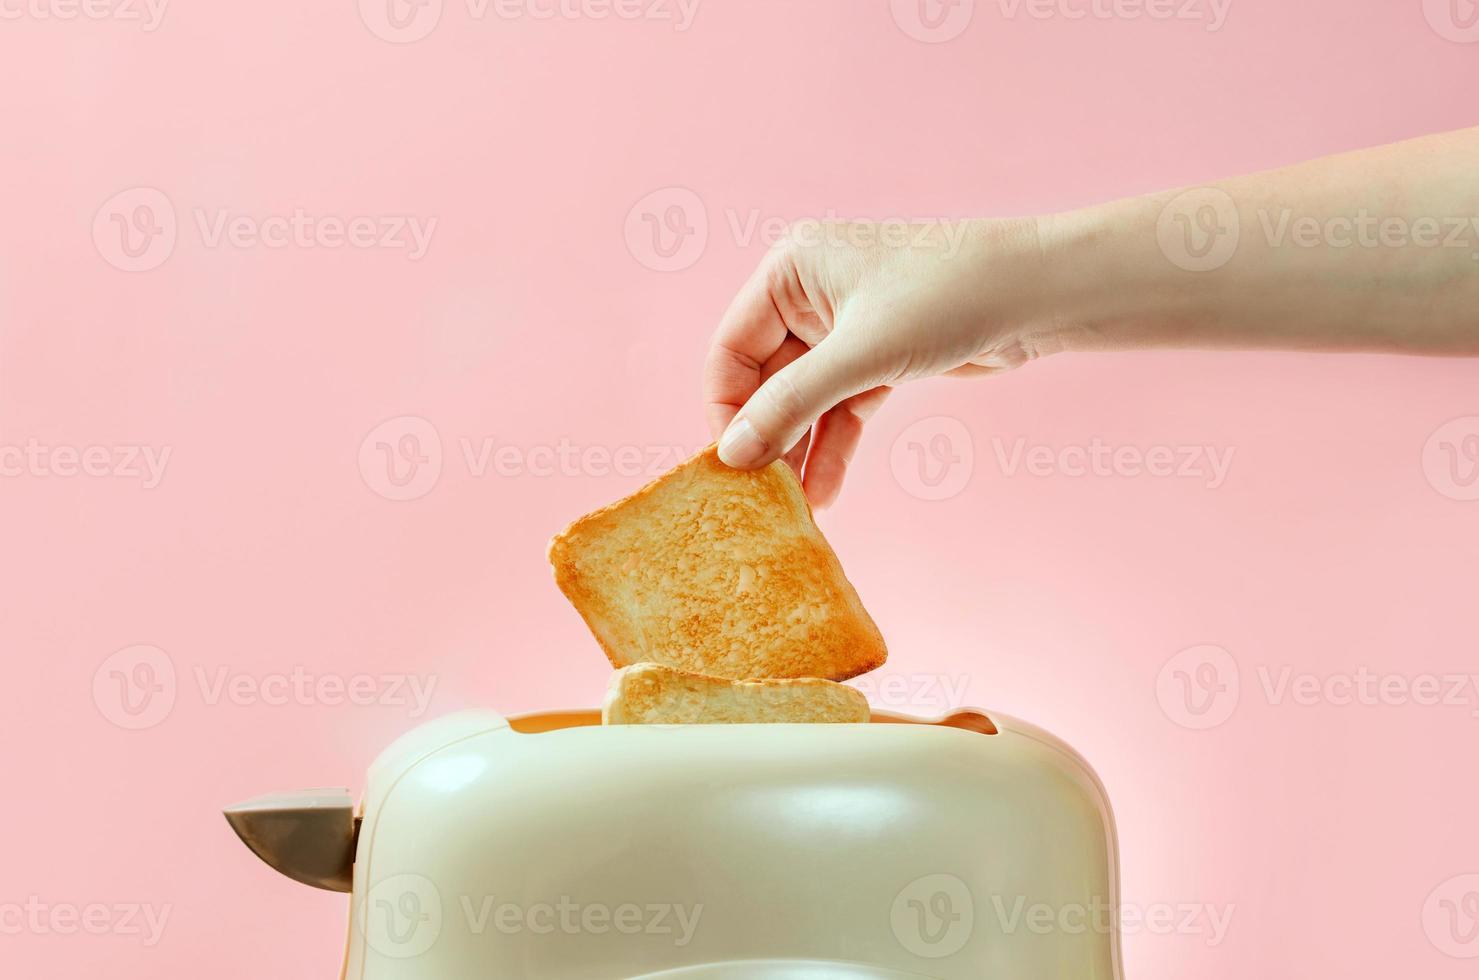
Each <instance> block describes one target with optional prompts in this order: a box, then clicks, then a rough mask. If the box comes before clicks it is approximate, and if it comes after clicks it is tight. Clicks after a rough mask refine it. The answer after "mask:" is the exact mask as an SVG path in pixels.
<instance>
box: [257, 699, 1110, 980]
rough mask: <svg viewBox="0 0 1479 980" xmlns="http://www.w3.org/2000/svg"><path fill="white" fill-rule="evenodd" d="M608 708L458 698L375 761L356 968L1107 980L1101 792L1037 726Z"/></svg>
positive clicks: (381, 977) (527, 974)
mask: <svg viewBox="0 0 1479 980" xmlns="http://www.w3.org/2000/svg"><path fill="white" fill-rule="evenodd" d="M598 722H599V715H598V714H597V713H595V712H564V713H553V714H541V715H529V716H523V717H516V718H512V719H505V718H503V717H501V716H499V715H497V714H494V713H491V712H482V711H474V712H463V713H460V714H455V715H451V716H448V717H445V718H442V719H439V720H437V721H433V722H431V723H429V724H426V725H423V726H422V727H420V728H417V729H415V730H413V731H412V732H410V733H409V734H407V735H405V736H403V737H402V738H401V739H399V740H398V741H396V742H395V743H394V744H393V745H391V746H390V748H388V749H387V750H386V751H385V752H384V753H383V754H382V755H381V756H380V757H379V759H377V760H376V762H375V763H374V765H373V766H372V767H371V770H370V773H369V778H368V783H367V786H366V791H365V795H364V797H363V800H362V803H361V809H360V813H359V816H358V820H357V836H356V838H355V839H354V841H353V844H352V850H353V865H352V872H351V871H350V869H348V868H346V869H344V877H345V881H346V882H347V881H349V880H351V879H352V892H351V896H350V898H351V912H350V919H351V924H350V932H349V948H348V954H347V957H346V963H345V967H344V977H345V978H346V980H426V978H429V977H435V978H438V980H501V978H531V980H614V978H644V980H823V978H856V980H867V978H892V980H907V978H916V980H918V978H923V980H983V978H984V980H991V978H1001V980H1058V978H1062V980H1119V978H1120V976H1121V972H1120V951H1119V931H1118V922H1117V909H1118V881H1117V856H1116V845H1115V833H1114V824H1113V818H1112V815H1111V812H1110V808H1109V804H1108V801H1107V798H1106V796H1105V794H1104V792H1103V789H1102V787H1101V785H1100V783H1099V781H1098V779H1097V778H1096V777H1095V776H1094V774H1093V772H1092V770H1090V769H1089V767H1088V766H1087V764H1086V763H1085V762H1084V761H1083V760H1082V759H1081V758H1080V757H1079V756H1078V755H1077V754H1076V753H1074V752H1073V751H1072V750H1071V749H1069V748H1068V747H1067V746H1066V745H1064V744H1063V743H1062V742H1060V741H1059V740H1057V739H1055V738H1053V737H1052V736H1050V735H1048V734H1046V733H1044V732H1042V731H1040V730H1038V729H1035V728H1033V727H1032V726H1029V725H1025V724H1022V723H1020V722H1017V721H1014V720H1012V719H1009V718H1006V717H1004V716H1000V715H994V714H993V715H991V716H989V718H988V716H986V715H984V714H981V713H978V712H964V713H960V714H958V715H956V716H953V718H952V719H950V720H948V721H946V722H945V723H930V722H925V721H923V720H921V719H907V718H902V717H899V716H888V715H879V716H876V718H875V723H874V724H869V725H785V724H782V725H682V726H646V725H630V726H600V725H599V724H598ZM300 816H301V814H300ZM243 836H246V835H245V834H244V835H243ZM298 838H299V844H298V850H299V851H302V850H303V842H304V841H305V840H307V839H308V838H306V837H305V835H304V834H302V833H299V834H298ZM254 846H255V845H254ZM258 850H259V853H262V852H263V849H262V848H260V847H259V848H258ZM264 857H269V856H268V855H267V854H265V853H264ZM269 860H272V858H271V857H269ZM284 870H287V869H284ZM289 873H292V872H291V871H290V872H289ZM295 876H297V875H295ZM302 880H309V879H308V878H306V877H305V878H303V879H302ZM313 883H316V884H321V882H318V881H315V882H313ZM325 887H333V886H332V885H326V886H325Z"/></svg>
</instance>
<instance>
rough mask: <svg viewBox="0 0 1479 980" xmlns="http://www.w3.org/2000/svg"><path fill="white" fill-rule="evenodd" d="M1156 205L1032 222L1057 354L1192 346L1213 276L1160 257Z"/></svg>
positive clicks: (1130, 204) (1105, 208) (1108, 207)
mask: <svg viewBox="0 0 1479 980" xmlns="http://www.w3.org/2000/svg"><path fill="white" fill-rule="evenodd" d="M1162 203H1163V202H1160V201H1158V200H1156V199H1155V198H1132V199H1129V200H1124V201H1115V202H1112V203H1109V204H1102V205H1095V206H1093V207H1088V208H1083V209H1080V210H1076V211H1069V212H1063V213H1058V214H1050V215H1044V216H1042V217H1039V218H1038V219H1037V235H1038V240H1039V243H1040V248H1041V251H1042V268H1043V279H1044V282H1045V284H1046V285H1047V291H1046V292H1047V296H1048V297H1049V299H1048V301H1049V303H1050V304H1051V305H1052V308H1053V312H1054V316H1055V319H1056V328H1055V335H1056V338H1057V342H1058V344H1059V345H1060V349H1062V350H1069V351H1115V350H1133V349H1137V348H1144V347H1158V346H1169V345H1175V346H1195V343H1194V342H1193V340H1192V338H1193V336H1194V335H1196V334H1197V333H1198V332H1199V330H1200V327H1201V326H1202V321H1203V319H1204V318H1203V316H1202V315H1201V314H1200V313H1199V312H1198V310H1199V309H1201V308H1202V307H1203V306H1204V305H1205V297H1206V296H1207V293H1208V289H1209V287H1211V286H1212V281H1211V280H1210V279H1209V278H1208V276H1214V277H1215V276H1216V273H1215V272H1213V273H1204V272H1193V271H1187V270H1186V269H1184V268H1179V267H1178V266H1177V265H1176V264H1175V263H1174V261H1173V260H1172V258H1171V257H1168V255H1167V254H1166V253H1165V251H1164V250H1163V248H1162V245H1161V242H1160V240H1159V238H1158V227H1157V225H1158V220H1159V215H1160V211H1161V205H1162Z"/></svg>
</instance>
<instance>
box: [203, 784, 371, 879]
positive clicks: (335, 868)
mask: <svg viewBox="0 0 1479 980" xmlns="http://www.w3.org/2000/svg"><path fill="white" fill-rule="evenodd" d="M225 814H226V822H227V823H229V824H231V829H232V830H234V831H236V835H237V836H238V837H240V838H241V839H242V842H243V843H244V844H246V846H247V847H250V848H251V849H252V852H253V853H254V854H256V855H257V857H259V858H261V859H262V860H263V861H266V862H267V863H268V864H270V865H271V866H272V867H274V868H276V869H277V870H278V871H281V872H282V873H283V874H285V875H287V876H288V877H289V878H292V879H293V880H294V881H301V882H302V883H303V884H305V885H312V886H313V887H315V888H325V889H328V890H329V891H334V892H347V891H350V890H351V888H352V885H353V882H354V846H355V838H356V836H357V835H358V832H359V821H358V820H357V819H356V818H355V815H354V802H353V800H351V799H350V796H349V790H347V789H307V790H301V791H299V792H296V793H268V794H266V795H264V796H255V797H253V798H252V799H250V800H245V801H243V802H241V803H237V804H235V805H234V806H228V807H227V808H226V810H225Z"/></svg>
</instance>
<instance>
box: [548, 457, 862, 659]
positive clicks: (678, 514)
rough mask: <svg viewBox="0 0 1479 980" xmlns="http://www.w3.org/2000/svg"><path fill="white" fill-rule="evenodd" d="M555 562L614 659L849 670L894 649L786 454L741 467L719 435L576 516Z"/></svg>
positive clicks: (560, 538) (557, 545)
mask: <svg viewBox="0 0 1479 980" xmlns="http://www.w3.org/2000/svg"><path fill="white" fill-rule="evenodd" d="M549 560H550V564H551V565H553V566H554V570H555V582H556V583H557V584H558V585H559V587H560V590H561V591H562V592H564V593H565V595H566V597H567V598H568V599H569V600H570V602H571V603H572V604H573V605H574V606H575V608H576V610H578V611H579V612H580V615H581V616H582V617H584V618H585V621H586V624H587V625H588V626H590V628H591V632H592V633H594V634H595V635H596V639H597V641H599V642H600V644H601V646H602V648H603V649H604V650H605V651H606V656H607V657H608V658H610V660H611V663H612V665H613V666H616V667H624V666H626V665H627V664H632V663H639V662H643V661H648V662H654V663H661V664H667V665H668V666H670V667H677V668H679V669H681V670H688V671H692V672H694V673H699V674H712V675H714V676H717V677H728V678H734V679H744V678H748V677H822V678H828V679H831V680H844V679H846V678H848V677H853V676H855V675H857V674H861V673H863V672H864V671H868V670H872V669H873V668H874V667H877V666H878V665H879V664H881V663H883V661H884V658H885V657H886V656H887V651H886V650H885V649H884V646H883V637H882V636H881V635H879V632H878V627H876V626H874V625H873V620H872V619H871V618H869V616H868V613H867V611H866V610H865V609H863V604H862V602H861V601H860V600H859V599H858V594H857V592H855V591H854V590H853V587H852V585H851V583H849V582H848V580H847V579H846V577H844V576H843V574H842V566H841V565H839V564H838V562H837V556H836V555H835V554H833V552H832V549H831V547H830V546H828V544H827V541H826V539H825V538H823V537H822V532H821V531H819V530H818V529H817V526H816V523H815V522H814V521H813V520H812V516H811V508H810V507H809V506H807V503H806V497H805V495H804V494H803V493H802V491H801V484H800V482H799V481H798V480H797V479H796V475H795V474H794V473H793V472H792V471H791V469H790V467H788V466H786V464H784V463H782V462H779V461H777V462H774V463H771V464H770V465H769V466H766V467H764V468H762V469H759V470H754V471H741V470H735V469H731V468H730V467H728V466H725V465H724V464H723V463H721V462H720V461H719V455H718V453H717V452H716V451H715V449H714V447H713V446H710V447H709V448H708V449H706V450H704V451H703V452H701V453H699V454H698V455H697V456H695V457H693V458H692V459H690V460H688V461H687V462H685V463H683V464H682V465H681V466H679V467H678V468H677V469H674V470H672V471H671V472H669V473H667V474H666V475H664V476H662V477H660V478H659V479H657V480H656V481H654V482H652V483H650V484H648V485H647V486H645V487H643V488H642V489H641V490H639V491H637V492H636V493H634V494H632V495H631V496H630V497H627V498H626V499H624V500H619V501H617V502H616V503H614V504H612V505H611V506H609V507H604V508H602V509H601V510H598V511H596V512H595V513H592V514H587V515H586V516H585V517H582V518H581V519H580V520H578V521H576V522H575V523H574V524H571V525H570V526H569V527H568V528H566V529H565V530H564V531H563V532H562V533H560V534H558V535H556V536H555V538H554V540H552V541H551V542H550V545H549Z"/></svg>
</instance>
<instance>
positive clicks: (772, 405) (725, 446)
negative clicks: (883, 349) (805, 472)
mask: <svg viewBox="0 0 1479 980" xmlns="http://www.w3.org/2000/svg"><path fill="white" fill-rule="evenodd" d="M836 336H837V335H836V334H835V333H833V334H829V335H828V336H827V337H825V338H823V340H822V342H821V343H819V344H817V345H816V346H815V347H813V348H812V349H811V350H809V351H807V352H806V353H805V354H802V355H801V356H800V357H798V358H796V360H794V361H792V362H791V363H790V364H787V365H786V366H785V367H783V368H781V369H780V370H779V371H777V372H776V373H775V374H773V375H771V377H770V379H769V380H767V381H766V382H765V383H764V384H762V385H761V386H760V388H759V389H758V390H757V391H756V392H755V393H754V394H753V395H751V396H750V398H749V400H748V401H746V402H745V404H744V407H743V408H741V409H740V410H739V414H738V415H736V416H735V417H734V419H733V421H731V422H730V423H729V427H728V428H726V429H725V430H724V435H722V436H720V438H719V458H720V459H721V460H722V461H723V462H724V463H726V464H727V465H729V466H733V467H736V468H737V469H742V470H749V469H756V468H758V467H761V466H764V465H765V464H767V463H769V462H770V461H771V460H773V459H777V458H779V457H780V456H781V455H783V454H784V453H785V452H786V450H788V449H790V448H791V447H792V446H794V445H795V444H796V442H797V441H798V440H799V439H800V438H801V437H802V436H803V435H805V433H806V430H807V429H809V428H810V427H811V425H812V423H813V422H815V421H816V420H817V419H818V418H819V417H820V416H821V414H822V413H823V412H825V411H826V410H827V409H829V408H831V407H833V406H834V405H836V404H837V403H838V402H841V401H842V400H844V399H846V398H850V397H852V396H853V395H856V394H858V393H859V392H862V391H866V390H867V389H868V388H869V387H871V384H870V383H869V382H868V381H867V379H866V378H864V377H863V374H864V372H863V371H862V370H861V369H860V367H859V365H857V364H856V363H855V362H854V359H853V358H850V357H848V356H847V349H846V347H839V346H838V344H837V342H836V339H835V338H836Z"/></svg>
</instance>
